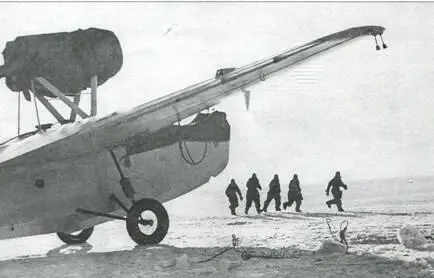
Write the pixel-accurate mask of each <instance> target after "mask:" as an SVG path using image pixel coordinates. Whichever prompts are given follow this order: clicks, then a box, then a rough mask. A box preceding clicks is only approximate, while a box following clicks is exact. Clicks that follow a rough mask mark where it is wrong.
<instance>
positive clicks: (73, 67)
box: [0, 28, 123, 97]
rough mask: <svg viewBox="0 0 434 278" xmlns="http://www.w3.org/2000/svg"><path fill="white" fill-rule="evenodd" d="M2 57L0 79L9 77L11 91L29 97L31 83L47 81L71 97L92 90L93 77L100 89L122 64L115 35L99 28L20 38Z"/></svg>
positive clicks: (51, 95) (8, 82)
mask: <svg viewBox="0 0 434 278" xmlns="http://www.w3.org/2000/svg"><path fill="white" fill-rule="evenodd" d="M3 56H4V61H5V64H4V65H3V66H0V78H2V77H6V85H7V86H8V87H9V89H11V90H12V91H14V92H20V91H24V92H27V93H28V90H29V89H31V85H30V81H31V80H32V79H34V78H36V77H44V78H45V79H47V80H48V81H49V82H50V83H51V84H53V85H54V86H55V87H57V89H59V90H60V91H62V92H63V93H64V94H66V95H68V96H71V95H75V94H78V93H80V91H82V90H85V89H86V88H88V87H90V81H91V78H92V76H94V75H97V76H98V85H101V84H103V83H105V82H106V81H107V80H108V79H109V78H111V77H113V76H114V75H115V74H116V73H117V72H118V71H119V70H120V69H121V67H122V62H123V57H122V49H121V46H120V43H119V40H118V39H117V37H116V35H115V34H114V33H113V32H111V31H108V30H102V29H96V28H89V29H86V30H81V29H79V30H77V31H73V32H63V33H52V34H41V35H30V36H22V37H17V38H16V39H15V40H14V41H10V42H8V43H7V44H6V48H5V49H4V51H3ZM34 84H35V89H36V91H37V92H39V93H41V94H43V95H45V96H48V97H55V96H54V95H53V94H52V93H51V92H50V91H48V90H47V89H45V88H44V87H42V86H41V85H40V84H39V83H38V82H35V83H34Z"/></svg>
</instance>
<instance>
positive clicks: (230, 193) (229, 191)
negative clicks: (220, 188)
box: [225, 179, 243, 215]
mask: <svg viewBox="0 0 434 278" xmlns="http://www.w3.org/2000/svg"><path fill="white" fill-rule="evenodd" d="M225 193H226V196H227V197H228V199H229V203H230V205H229V208H230V210H231V214H232V215H236V213H235V209H236V208H237V207H238V196H237V193H238V195H239V196H240V199H241V200H242V199H243V196H242V195H241V191H240V188H239V187H238V185H237V184H236V183H235V180H234V179H232V180H231V183H230V184H229V185H228V187H227V188H226V192H225Z"/></svg>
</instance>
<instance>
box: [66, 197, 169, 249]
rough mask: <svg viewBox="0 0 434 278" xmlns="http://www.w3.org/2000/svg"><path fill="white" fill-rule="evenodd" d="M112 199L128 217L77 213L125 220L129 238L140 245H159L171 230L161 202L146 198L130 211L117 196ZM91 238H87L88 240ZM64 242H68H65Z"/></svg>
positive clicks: (88, 212)
mask: <svg viewBox="0 0 434 278" xmlns="http://www.w3.org/2000/svg"><path fill="white" fill-rule="evenodd" d="M111 199H112V200H113V201H114V202H116V203H118V204H119V206H120V207H121V208H122V209H124V210H125V212H126V213H127V216H126V217H124V216H118V215H114V214H109V213H101V212H96V211H91V210H85V209H77V212H78V213H81V214H90V215H94V216H104V217H108V218H112V219H118V220H124V221H125V222H126V227H127V231H128V234H129V236H130V237H131V239H132V240H134V241H135V242H136V243H137V244H139V245H150V244H157V243H159V242H161V241H162V240H163V239H164V237H165V236H166V234H167V231H168V230H169V215H168V214H167V211H166V209H165V208H164V206H163V205H162V204H161V203H160V202H158V201H157V200H154V199H148V198H144V199H141V200H139V201H137V202H134V204H133V205H132V207H131V208H129V209H128V208H127V207H126V206H125V205H124V204H122V203H121V201H120V200H119V199H118V198H116V196H114V195H112V196H111ZM92 230H93V228H92ZM58 234H59V233H58ZM59 237H60V235H59ZM89 237H90V234H89ZM89 237H87V238H86V240H87V239H88V238H89ZM61 239H62V238H61ZM62 240H63V239H62ZM86 240H84V241H86ZM63 241H64V242H66V241H65V240H63ZM84 241H83V242H84ZM83 242H74V243H83ZM66 243H69V242H66Z"/></svg>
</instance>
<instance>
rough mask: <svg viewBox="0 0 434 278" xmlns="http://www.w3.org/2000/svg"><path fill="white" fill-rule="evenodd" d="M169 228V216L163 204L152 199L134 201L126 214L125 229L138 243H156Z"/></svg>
mask: <svg viewBox="0 0 434 278" xmlns="http://www.w3.org/2000/svg"><path fill="white" fill-rule="evenodd" d="M168 230H169V216H168V214H167V211H166V209H165V208H164V207H163V205H162V204H161V203H160V202H158V201H157V200H154V199H146V198H145V199H141V200H140V201H138V202H136V203H134V205H133V206H132V207H131V208H130V210H129V211H128V215H127V231H128V234H129V235H130V237H131V239H132V240H134V241H135V242H136V243H137V244H139V245H150V244H157V243H159V242H160V241H162V240H163V239H164V237H165V236H166V234H167V231H168Z"/></svg>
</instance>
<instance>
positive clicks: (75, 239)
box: [57, 227, 93, 244]
mask: <svg viewBox="0 0 434 278" xmlns="http://www.w3.org/2000/svg"><path fill="white" fill-rule="evenodd" d="M92 233H93V227H90V228H87V229H84V230H82V231H81V232H80V233H78V234H76V235H74V234H66V233H62V232H58V233H57V236H58V237H59V238H60V240H62V241H63V242H65V243H66V244H82V243H85V242H86V241H87V240H88V239H89V238H90V236H91V235H92Z"/></svg>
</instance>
